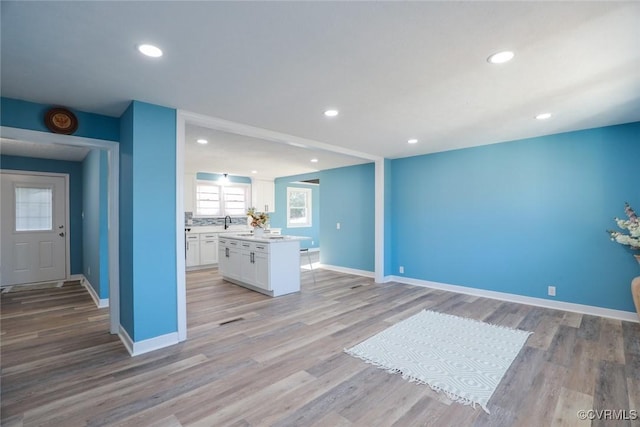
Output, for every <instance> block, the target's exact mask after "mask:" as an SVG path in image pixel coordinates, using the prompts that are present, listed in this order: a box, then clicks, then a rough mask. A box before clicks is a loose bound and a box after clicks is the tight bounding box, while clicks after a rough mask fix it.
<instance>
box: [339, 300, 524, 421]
mask: <svg viewBox="0 0 640 427" xmlns="http://www.w3.org/2000/svg"><path fill="white" fill-rule="evenodd" d="M531 334H532V332H527V331H521V330H517V329H510V328H505V327H502V326H495V325H490V324H488V323H483V322H479V321H477V320H473V319H465V318H462V317H457V316H452V315H449V314H443V313H436V312H433V311H426V310H425V311H421V312H420V313H418V314H416V315H414V316H411V317H409V318H408V319H405V320H403V321H402V322H400V323H397V324H395V325H393V326H391V327H390V328H388V329H385V330H384V331H382V332H380V333H378V334H377V335H374V336H373V337H371V338H369V339H367V340H366V341H363V342H361V343H360V344H358V345H356V346H355V347H352V348H350V349H347V350H345V352H346V353H348V354H350V355H352V356H355V357H359V358H360V359H362V360H364V361H365V362H367V363H371V364H373V365H376V366H378V367H379V368H382V369H386V370H387V371H388V372H390V373H398V374H402V378H404V379H407V380H409V381H415V382H418V383H421V384H428V385H429V386H430V387H431V388H432V389H434V390H436V391H438V392H440V391H442V392H444V393H445V394H446V395H447V396H448V397H449V398H450V399H452V400H454V401H456V402H460V403H463V404H465V405H473V407H474V408H475V406H476V404H478V405H480V406H481V407H482V409H484V410H485V411H486V412H487V413H489V410H488V409H487V403H488V402H489V399H490V398H491V396H492V395H493V392H494V391H495V389H496V387H497V386H498V384H499V383H500V380H501V379H502V377H503V376H504V374H505V372H506V371H507V369H508V368H509V366H510V365H511V363H512V362H513V360H514V359H515V357H516V356H517V355H518V352H519V351H520V349H521V348H522V346H523V345H524V343H525V342H526V341H527V338H528V337H529V335H531Z"/></svg>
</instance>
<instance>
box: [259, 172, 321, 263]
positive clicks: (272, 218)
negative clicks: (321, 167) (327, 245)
mask: <svg viewBox="0 0 640 427" xmlns="http://www.w3.org/2000/svg"><path fill="white" fill-rule="evenodd" d="M316 178H319V175H318V174H317V173H311V174H302V175H295V176H290V177H284V178H277V179H275V180H274V185H275V212H273V213H271V214H270V215H269V224H270V226H271V227H274V228H281V229H282V234H292V235H296V236H304V237H308V238H309V240H302V241H301V242H300V247H301V248H319V247H320V242H321V236H320V233H321V231H320V220H321V212H322V210H321V206H320V205H321V203H320V193H321V187H322V182H320V185H311V184H301V183H297V181H301V180H309V179H316ZM289 187H295V188H309V189H311V227H287V188H289ZM320 256H322V253H321V254H320Z"/></svg>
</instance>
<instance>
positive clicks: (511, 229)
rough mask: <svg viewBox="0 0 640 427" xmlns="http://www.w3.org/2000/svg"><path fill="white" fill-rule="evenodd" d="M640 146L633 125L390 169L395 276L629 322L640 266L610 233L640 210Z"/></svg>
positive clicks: (398, 162)
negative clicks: (550, 302)
mask: <svg viewBox="0 0 640 427" xmlns="http://www.w3.org/2000/svg"><path fill="white" fill-rule="evenodd" d="M639 141H640V122H636V123H630V124H625V125H618V126H609V127H603V128H596V129H589V130H583V131H578V132H568V133H562V134H556V135H549V136H544V137H539V138H531V139H525V140H519V141H511V142H505V143H500V144H493V145H487V146H481V147H474V148H467V149H461V150H455V151H448V152H443V153H436V154H430V155H425V156H416V157H409V158H402V159H395V160H392V178H391V182H392V185H391V187H392V188H391V191H392V194H391V199H392V223H393V226H392V247H393V250H394V254H393V262H392V265H393V270H394V271H398V267H399V266H400V265H402V266H404V271H405V273H404V275H405V276H406V277H410V278H415V279H421V280H426V281H434V282H440V283H446V284H452V285H461V286H467V287H472V288H477V289H485V290H491V291H498V292H505V293H511V294H517V295H523V296H529V297H536V298H547V299H555V300H557V301H564V302H569V303H576V304H584V305H590V306H597V307H602V308H608V309H617V310H623V311H634V310H633V302H632V299H631V296H630V292H629V284H630V282H631V279H632V278H633V277H634V276H637V275H638V265H637V262H636V261H635V259H634V258H633V257H632V256H631V251H629V250H628V248H627V247H624V246H622V245H619V244H617V243H614V242H611V241H610V239H609V236H608V235H607V233H606V232H605V231H606V230H607V229H615V228H616V224H615V222H614V220H613V218H614V217H616V216H618V217H624V202H625V201H628V202H629V203H630V204H631V205H632V206H635V207H636V209H640V192H639V191H638V182H639V181H638V165H639V159H640V144H639V143H638V142H639ZM550 285H553V286H555V287H556V292H557V296H556V297H549V296H547V287H548V286H550Z"/></svg>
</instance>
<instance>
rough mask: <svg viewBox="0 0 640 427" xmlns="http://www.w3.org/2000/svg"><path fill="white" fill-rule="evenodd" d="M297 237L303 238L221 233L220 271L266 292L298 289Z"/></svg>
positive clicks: (241, 283) (248, 285) (277, 292)
mask: <svg viewBox="0 0 640 427" xmlns="http://www.w3.org/2000/svg"><path fill="white" fill-rule="evenodd" d="M299 239H303V238H282V239H277V240H276V239H270V238H263V239H261V238H258V237H248V236H244V237H237V238H236V237H233V236H232V237H229V236H224V237H220V239H219V250H220V260H219V262H218V268H219V270H220V274H221V275H222V277H223V279H225V280H227V281H230V282H233V283H235V284H238V285H241V286H244V287H246V288H249V289H252V290H254V291H257V292H261V293H263V294H266V295H269V296H274V297H275V296H279V295H285V294H290V293H293V292H298V291H300V241H299Z"/></svg>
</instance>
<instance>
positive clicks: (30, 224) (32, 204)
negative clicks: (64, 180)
mask: <svg viewBox="0 0 640 427" xmlns="http://www.w3.org/2000/svg"><path fill="white" fill-rule="evenodd" d="M52 229H53V189H51V188H36V187H19V186H17V187H16V231H43V230H52Z"/></svg>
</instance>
